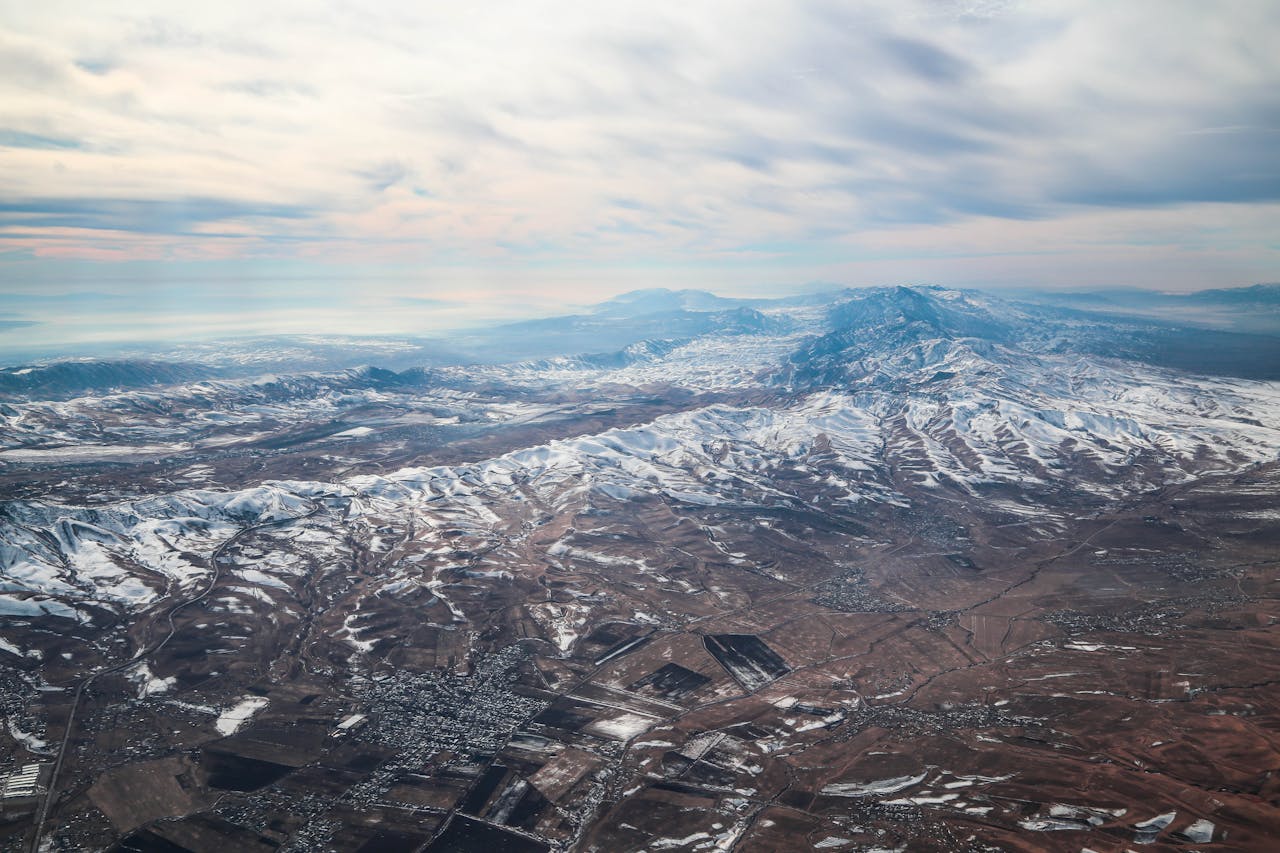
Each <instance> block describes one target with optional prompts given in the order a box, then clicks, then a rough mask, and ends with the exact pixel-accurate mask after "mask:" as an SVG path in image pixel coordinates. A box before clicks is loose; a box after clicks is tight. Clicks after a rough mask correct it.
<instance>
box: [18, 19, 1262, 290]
mask: <svg viewBox="0 0 1280 853" xmlns="http://www.w3.org/2000/svg"><path fill="white" fill-rule="evenodd" d="M366 6H371V7H372V9H369V8H365V7H366ZM1278 41H1280V5H1277V4H1276V3H1274V2H1268V0H1257V2H1231V0H1226V2H1222V3H1215V4H1211V5H1206V4H1204V3H1200V2H1186V1H1185V0H1162V2H1159V3H1150V2H1115V0H1111V2H1089V1H1088V0H1061V1H1060V2H1057V1H1056V0H1043V1H1042V2H1027V3H1016V2H1003V3H1002V2H981V0H970V2H945V1H944V0H916V2H904V0H894V2H884V3H877V2H862V3H856V4H849V3H830V2H818V1H817V0H801V1H800V2H752V0H735V2H693V3H683V4H654V3H630V2H610V3H604V4H582V3H574V2H538V1H537V0H534V1H533V2H527V1H525V2H510V3H504V2H486V3H483V4H457V3H447V4H446V3H435V4H429V3H379V4H357V3H354V2H326V3H316V2H296V3H289V2H280V3H247V2H236V0H229V2H224V3H217V4H212V3H208V4H181V5H176V4H174V3H172V2H146V0H141V2H133V3H129V4H85V3H79V2H63V0H46V2H41V3H14V2H3V3H0V187H3V191H2V192H0V282H3V284H2V285H0V286H3V287H4V288H5V289H7V290H9V291H21V290H22V289H23V288H24V287H27V285H28V283H30V282H32V281H39V280H42V279H46V278H48V279H50V280H52V278H56V277H57V275H63V274H64V273H65V272H66V270H68V269H71V268H72V267H69V266H67V264H68V263H70V262H73V261H74V262H80V266H76V267H74V268H75V269H76V270H79V272H78V273H77V275H84V274H85V272H84V270H85V269H86V267H85V266H84V264H85V263H87V264H90V267H88V268H87V269H90V270H92V269H96V267H93V266H92V265H93V264H101V265H102V266H103V268H104V269H106V268H109V267H110V265H111V264H112V263H113V262H122V261H125V262H157V263H163V264H170V265H172V264H178V265H192V264H194V265H200V264H208V265H210V267H209V268H210V269H222V268H225V269H228V270H232V271H234V270H241V269H244V268H251V267H252V266H253V265H254V264H261V263H263V262H266V261H271V262H279V263H296V264H302V265H308V266H307V269H312V268H314V267H316V266H317V265H318V266H326V265H337V268H341V269H356V270H360V269H365V268H369V267H373V266H379V265H381V266H386V265H392V266H394V267H396V268H397V269H399V270H404V269H421V270H430V271H434V272H433V273H432V275H431V276H430V277H429V278H430V280H431V281H432V282H435V284H434V285H433V288H434V291H433V293H431V294H428V295H438V296H441V297H443V298H450V299H452V298H455V297H457V296H458V295H459V293H465V292H466V291H467V290H468V289H474V288H475V287H476V284H477V282H480V283H482V284H483V285H484V286H485V287H492V288H497V289H498V290H504V289H505V290H507V291H510V292H518V291H520V290H521V289H522V288H523V289H525V290H530V291H536V292H538V293H546V294H551V293H559V294H561V295H571V294H574V293H577V292H578V291H580V290H581V289H582V288H584V287H587V286H588V283H589V282H595V283H596V285H597V286H598V288H599V289H600V290H601V291H602V292H609V291H616V290H620V289H625V288H626V287H630V286H636V285H638V284H649V285H661V284H665V283H667V279H668V278H669V279H671V280H672V282H673V283H676V284H681V285H685V284H702V285H708V286H720V287H725V286H726V284H728V285H730V286H735V285H734V283H736V286H737V287H739V288H750V287H766V286H768V285H771V284H778V283H784V282H800V281H804V280H805V279H807V278H830V279H836V280H842V281H848V282H849V283H854V284H858V283H873V282H878V281H884V280H919V279H922V278H928V279H932V280H942V281H949V282H954V283H981V282H983V281H990V282H995V283H1001V282H1015V281H1016V282H1018V283H1020V284H1036V283H1040V284H1044V285H1046V286H1050V285H1059V286H1062V285H1070V284H1073V283H1076V282H1077V281H1079V283H1081V284H1097V283H1103V282H1106V281H1113V282H1114V283H1117V284H1135V283H1136V284H1145V285H1152V286H1155V285H1160V284H1161V283H1164V284H1166V285H1167V286H1170V287H1174V288H1179V287H1181V288H1185V287H1194V286H1212V285H1234V284H1245V283H1249V282H1250V281H1253V280H1259V279H1265V278H1268V277H1272V278H1274V277H1276V270H1277V258H1278V255H1280V252H1278V249H1277V246H1276V231H1275V223H1276V222H1277V221H1280V219H1278V217H1277V214H1278V213H1280V157H1277V156H1276V153H1275V152H1276V151H1277V150H1280V51H1276V50H1275V45H1276V43H1277V42H1278ZM219 264H221V265H223V267H219ZM183 268H184V269H186V268H187V267H183ZM50 271H55V272H56V273H57V275H54V273H51V272H50ZM1269 273H1270V276H1269V275H1268V274H1269ZM425 280H426V279H424V281H425ZM419 284H421V282H419ZM77 286H79V285H77ZM393 289H394V288H393ZM429 289H431V288H429ZM588 289H589V287H588ZM436 291H438V292H436ZM415 292H420V288H418V289H417V290H415ZM400 295H403V294H400Z"/></svg>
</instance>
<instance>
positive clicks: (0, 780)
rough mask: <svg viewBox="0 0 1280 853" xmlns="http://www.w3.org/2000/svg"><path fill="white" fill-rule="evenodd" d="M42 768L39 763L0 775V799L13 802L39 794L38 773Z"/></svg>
mask: <svg viewBox="0 0 1280 853" xmlns="http://www.w3.org/2000/svg"><path fill="white" fill-rule="evenodd" d="M43 767H44V765H43V764H39V763H35V764H24V765H22V767H21V768H20V769H18V770H14V771H12V772H10V773H6V774H3V775H0V798H2V799H6V800H13V799H19V798H21V797H34V796H35V795H36V794H38V793H40V792H41V790H42V789H41V787H40V771H41V769H42V768H43Z"/></svg>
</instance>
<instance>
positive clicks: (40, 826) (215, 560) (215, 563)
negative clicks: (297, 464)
mask: <svg viewBox="0 0 1280 853" xmlns="http://www.w3.org/2000/svg"><path fill="white" fill-rule="evenodd" d="M321 509H322V507H321V505H320V504H318V503H316V502H315V501H311V511H310V512H306V513H303V514H302V515H298V516H290V517H288V518H277V519H273V520H271V521H263V522H259V523H257V524H251V525H249V526H248V527H242V528H241V529H239V530H237V531H236V532H235V533H234V534H232V535H231V536H230V537H229V538H228V539H226V540H224V541H223V542H222V544H220V545H219V546H218V547H217V548H215V549H214V550H213V553H212V554H210V555H209V564H210V566H211V567H212V569H213V575H212V577H211V578H210V580H209V584H208V586H206V587H205V588H204V589H203V590H202V591H201V592H200V593H199V594H198V595H195V596H192V597H191V598H188V599H186V600H185V601H180V602H178V603H176V604H174V605H173V606H172V607H170V608H169V610H168V612H167V613H166V614H165V620H166V622H167V623H168V626H169V628H168V631H167V632H166V633H165V635H164V636H163V637H162V638H161V639H160V640H159V641H158V642H155V643H152V644H151V645H149V646H145V647H143V648H142V649H139V650H138V651H137V653H135V654H134V655H133V657H131V658H129V659H128V660H126V661H123V662H121V663H118V664H115V665H113V666H109V667H107V668H106V669H100V670H98V671H97V672H95V673H93V674H92V675H90V676H88V677H87V678H85V679H84V680H83V681H81V682H80V683H79V684H78V685H76V692H75V694H74V695H73V696H72V697H71V709H70V710H69V711H67V724H66V726H65V727H64V728H63V732H62V740H61V741H60V742H59V743H58V753H57V756H56V757H55V758H54V761H53V774H52V775H51V776H50V777H49V787H48V790H46V791H45V795H44V798H43V799H42V800H41V801H40V809H39V811H38V812H37V815H38V816H37V818H36V823H35V829H34V831H33V832H32V835H31V840H30V843H29V844H28V848H27V849H28V850H29V853H38V851H39V849H40V839H41V838H42V837H43V835H44V825H45V823H46V822H47V821H48V819H49V810H50V808H51V807H52V806H53V803H54V801H55V800H56V799H57V796H58V776H59V774H60V773H61V772H62V762H63V759H64V758H65V757H66V754H67V745H68V744H69V743H70V742H71V734H72V731H73V730H74V728H75V721H76V711H77V709H79V707H80V699H81V698H82V697H83V696H84V692H85V690H87V689H88V688H89V687H90V686H91V685H92V684H93V682H94V681H96V680H97V679H98V678H101V677H102V676H104V675H110V674H111V673H114V672H120V671H121V670H125V669H128V668H129V667H131V666H135V665H136V664H138V663H140V662H142V661H143V660H145V659H146V658H148V657H150V656H151V655H153V654H155V653H156V652H158V651H160V650H161V649H163V648H164V647H165V646H166V645H168V644H169V641H170V640H172V639H173V637H174V635H175V634H177V632H178V627H177V624H176V623H175V622H174V621H173V618H174V617H175V616H176V615H178V614H179V613H181V612H182V611H183V610H185V609H186V608H188V607H190V606H191V605H193V604H198V603H199V602H201V601H203V600H204V599H205V598H206V597H208V595H209V593H211V592H213V590H214V588H215V587H217V585H218V581H219V579H220V578H221V575H222V565H221V563H220V562H219V561H220V560H221V559H222V555H223V553H224V552H225V551H226V550H227V548H230V547H231V546H232V545H234V544H235V543H236V542H237V541H238V540H239V539H240V538H241V537H243V536H247V535H248V534H250V533H253V532H254V531H257V530H262V529H264V528H267V527H278V526H282V525H285V524H291V523H293V522H295V521H301V520H302V519H304V518H310V517H311V516H313V515H315V514H316V513H318V512H320V510H321Z"/></svg>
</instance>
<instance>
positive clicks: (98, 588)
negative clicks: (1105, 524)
mask: <svg viewBox="0 0 1280 853" xmlns="http://www.w3.org/2000/svg"><path fill="white" fill-rule="evenodd" d="M899 356H900V359H899V362H898V364H897V367H896V369H895V375H894V378H893V381H892V382H891V383H889V384H887V385H886V384H884V383H881V382H871V381H868V382H866V383H853V384H852V387H850V388H848V389H845V390H824V391H816V392H812V393H803V394H799V395H793V396H786V397H780V398H778V400H777V402H776V403H774V404H771V405H768V406H765V405H759V406H728V405H714V406H708V407H704V408H701V409H696V410H693V411H687V412H680V413H675V414H669V415H664V416H661V417H658V418H656V419H654V420H653V421H650V422H648V423H644V424H639V425H636V426H633V427H628V428H620V429H611V430H607V431H605V432H601V433H598V434H594V435H587V436H579V437H575V438H571V439H566V440H562V441H553V442H549V443H547V444H544V445H539V446H535V447H529V448H525V449H522V450H518V451H515V452H512V453H507V454H504V455H501V456H497V457H494V458H492V459H489V460H486V461H483V462H478V463H474V464H467V465H458V466H434V467H427V468H406V469H402V470H400V471H396V472H393V473H390V474H387V475H381V476H373V475H369V476H357V477H351V478H349V479H346V480H344V481H342V482H340V483H337V484H326V483H318V482H269V483H265V484H262V485H260V486H257V487H254V488H252V489H246V490H243V491H237V492H212V491H203V490H187V491H180V492H176V493H174V494H171V495H168V496H165V497H156V498H149V499H146V500H141V501H132V502H128V503H122V504H118V505H115V506H110V507H105V508H104V507H97V508H84V507H71V506H62V505H58V504H54V503H47V502H10V503H8V504H6V505H4V506H3V519H2V521H0V577H3V581H2V582H3V584H4V587H3V589H4V591H5V592H8V593H11V594H17V595H19V596H23V595H27V594H40V595H55V596H59V597H61V598H65V599H68V600H70V599H75V598H92V599H100V600H106V601H114V602H119V603H122V604H126V605H129V606H142V605H145V604H147V603H149V602H151V601H153V600H155V598H156V597H157V596H158V595H160V594H162V593H163V592H164V590H165V589H166V587H167V586H169V585H170V584H179V585H181V584H187V583H190V582H191V581H192V580H193V579H194V578H196V577H199V576H201V575H202V574H203V573H205V572H207V571H208V566H207V565H206V564H205V563H203V562H201V561H199V560H196V561H193V560H192V559H191V558H190V555H192V554H197V555H203V556H204V557H207V555H208V554H209V553H211V552H212V550H213V549H214V548H216V547H217V545H218V544H219V543H220V542H222V541H225V539H227V538H228V537H230V536H231V535H233V533H234V532H235V531H236V530H238V529H239V528H240V527H241V526H244V525H246V524H250V523H254V522H256V521H261V520H268V519H273V518H285V517H288V516H297V515H301V514H303V513H305V512H306V511H307V508H308V506H310V504H309V501H308V499H309V498H311V497H315V496H320V495H331V496H332V495H336V496H339V497H340V500H342V501H343V502H344V503H345V504H346V517H347V518H348V520H349V521H351V520H358V519H360V518H361V517H364V516H377V515H381V514H386V513H391V512H395V511H397V510H398V509H399V508H402V507H405V506H407V505H413V506H415V507H418V508H421V509H420V511H422V512H429V513H436V514H439V515H440V516H441V517H442V518H445V517H447V523H448V525H450V526H453V527H460V528H463V529H469V530H472V531H475V532H476V533H477V535H483V534H484V533H485V531H490V532H492V531H493V530H495V529H496V528H497V527H498V526H499V525H500V523H501V522H500V519H499V517H498V515H496V514H495V512H494V509H495V508H500V507H502V506H505V505H511V504H514V503H519V502H521V501H524V500H526V496H527V495H533V496H535V497H536V498H537V499H538V500H541V501H543V502H545V503H546V504H547V505H548V506H553V505H557V504H559V503H561V502H563V501H565V500H568V499H570V498H574V497H575V496H578V497H580V496H581V495H583V494H586V495H598V496H600V498H602V499H608V500H627V499H630V498H634V497H638V496H641V495H650V496H660V497H662V498H664V499H666V500H669V501H674V502H682V503H688V504H702V505H716V504H721V505H723V504H731V505H739V506H786V505H798V504H808V503H811V502H813V501H814V500H816V499H818V498H821V500H822V501H823V502H824V505H828V506H829V505H830V504H831V502H832V501H845V502H857V501H877V502H880V501H884V502H890V501H894V502H896V501H901V500H902V497H901V495H900V492H899V490H900V489H901V488H903V487H904V486H906V485H915V486H925V487H950V488H956V489H961V490H968V489H972V488H973V487H976V486H979V485H982V484H991V483H1006V484H1014V485H1019V486H1023V487H1029V488H1035V487H1038V486H1048V485H1064V484H1065V485H1068V486H1070V487H1072V488H1077V489H1079V490H1082V491H1084V492H1088V493H1092V494H1094V495H1097V496H1100V497H1108V496H1114V495H1119V494H1124V493H1126V492H1127V491H1131V490H1132V489H1134V488H1141V487H1144V486H1150V485H1154V484H1156V483H1164V482H1171V481H1177V480H1183V479H1186V478H1188V477H1192V476H1196V475H1199V474H1203V473H1206V472H1212V471H1228V470H1235V469H1239V468H1241V467H1244V466H1246V465H1250V464H1254V463H1260V462H1269V461H1272V460H1275V459H1276V458H1277V453H1278V452H1280V384H1277V383H1267V382H1250V381H1244V380H1224V379H1207V378H1203V377H1190V376H1186V375H1180V374H1174V373H1170V372H1161V371H1153V370H1151V369H1142V368H1135V367H1130V366H1126V365H1124V364H1123V363H1105V362H1100V361H1083V360H1080V359H1077V358H1074V357H1067V356H1053V357H1051V356H1042V357H1039V358H1031V357H1024V358H1022V359H1021V362H1020V363H1017V364H1014V363H1013V362H1012V361H1010V360H1007V359H998V358H996V359H993V358H989V357H988V356H987V355H986V354H983V353H982V352H980V351H978V350H976V349H975V348H973V347H972V346H970V345H969V344H967V343H965V342H963V341H962V342H955V341H948V342H926V343H924V344H921V345H920V346H919V348H918V350H917V351H908V352H905V353H899ZM939 374H948V376H946V378H943V379H938V378H937V377H938V376H939ZM880 375H881V376H883V375H885V374H884V371H881V373H880ZM1082 466H1084V467H1082ZM783 473H785V476H779V474H783ZM441 523H442V524H444V523H445V522H441Z"/></svg>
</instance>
